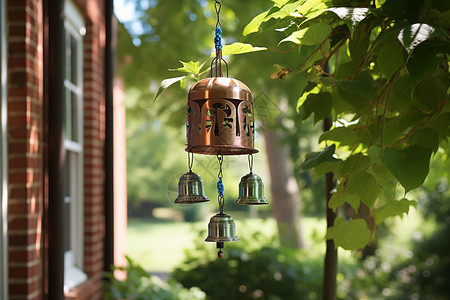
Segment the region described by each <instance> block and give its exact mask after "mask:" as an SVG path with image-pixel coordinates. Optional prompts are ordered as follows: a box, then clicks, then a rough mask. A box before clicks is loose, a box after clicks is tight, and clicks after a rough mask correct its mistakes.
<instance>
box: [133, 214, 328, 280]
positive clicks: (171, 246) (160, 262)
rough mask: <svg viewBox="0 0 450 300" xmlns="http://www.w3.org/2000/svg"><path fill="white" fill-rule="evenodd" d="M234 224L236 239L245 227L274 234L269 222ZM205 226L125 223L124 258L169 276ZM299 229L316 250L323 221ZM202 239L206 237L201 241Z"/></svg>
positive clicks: (310, 221) (306, 222) (307, 220)
mask: <svg viewBox="0 0 450 300" xmlns="http://www.w3.org/2000/svg"><path fill="white" fill-rule="evenodd" d="M235 222H236V226H237V235H238V236H239V232H240V231H244V230H245V228H249V227H251V228H254V229H253V231H255V230H258V231H260V232H262V233H265V234H270V235H273V234H274V233H275V232H276V224H275V221H274V220H273V219H268V220H262V219H246V220H245V221H239V220H235ZM207 226H208V221H204V222H203V221H202V222H196V223H187V222H161V221H148V220H139V219H129V220H128V230H127V255H128V256H130V257H131V258H132V259H133V260H134V261H136V262H138V263H139V264H140V265H141V266H142V267H143V268H144V269H146V270H148V271H151V272H171V271H172V270H173V269H174V268H175V267H176V266H178V265H180V264H181V262H182V261H183V259H184V250H185V249H188V248H193V247H194V244H195V242H197V240H198V239H199V236H198V233H199V232H200V231H205V230H206V228H207ZM302 227H303V233H304V235H305V240H306V242H307V244H308V245H313V244H314V248H317V244H318V243H319V242H321V241H323V236H324V234H325V223H324V221H323V220H318V219H315V218H305V219H303V222H302ZM204 238H206V234H205V237H202V239H204ZM210 244H211V245H210V246H211V251H216V250H215V244H214V243H210ZM322 244H323V243H320V245H322ZM315 251H317V249H315Z"/></svg>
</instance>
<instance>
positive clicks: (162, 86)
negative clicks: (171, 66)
mask: <svg viewBox="0 0 450 300" xmlns="http://www.w3.org/2000/svg"><path fill="white" fill-rule="evenodd" d="M187 77H188V76H180V77H174V78H167V79H164V80H163V81H161V84H160V85H159V89H158V92H157V93H156V95H155V98H154V99H153V101H156V99H157V98H158V97H159V95H161V93H162V92H164V91H165V90H166V89H167V88H168V87H169V86H171V85H172V84H174V83H177V82H179V81H181V80H183V79H185V78H187Z"/></svg>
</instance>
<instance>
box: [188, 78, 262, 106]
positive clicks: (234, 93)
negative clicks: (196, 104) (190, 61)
mask: <svg viewBox="0 0 450 300" xmlns="http://www.w3.org/2000/svg"><path fill="white" fill-rule="evenodd" d="M188 98H189V99H190V100H199V99H212V98H214V99H218V98H224V99H239V100H245V101H250V102H253V99H252V92H251V91H250V89H249V88H248V87H247V86H246V85H245V84H244V83H242V82H241V81H239V80H237V79H234V78H229V77H209V78H204V79H202V80H200V81H198V82H197V83H196V84H194V85H193V86H192V87H191V88H190V89H189V92H188Z"/></svg>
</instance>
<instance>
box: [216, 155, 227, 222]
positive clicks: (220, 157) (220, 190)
mask: <svg viewBox="0 0 450 300" xmlns="http://www.w3.org/2000/svg"><path fill="white" fill-rule="evenodd" d="M217 160H218V161H219V174H218V175H217V177H218V178H219V181H217V192H218V193H219V195H218V196H217V201H218V202H219V212H220V214H223V205H224V202H225V201H224V197H223V191H224V187H223V183H222V177H223V173H222V164H223V155H222V154H217Z"/></svg>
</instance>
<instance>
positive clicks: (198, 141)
mask: <svg viewBox="0 0 450 300" xmlns="http://www.w3.org/2000/svg"><path fill="white" fill-rule="evenodd" d="M218 53H219V52H218ZM219 55H220V53H219ZM186 135H187V137H186V138H187V148H186V151H191V152H193V153H200V154H213V155H216V154H222V155H239V154H250V153H257V152H258V150H256V149H254V148H253V142H254V112H253V98H252V93H251V91H250V89H249V88H248V87H247V86H246V85H245V84H244V83H242V82H240V81H239V80H237V79H233V78H228V77H210V78H205V79H202V80H200V81H199V82H197V83H196V84H194V85H193V86H192V87H191V88H190V89H189V93H188V95H187V122H186Z"/></svg>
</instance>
